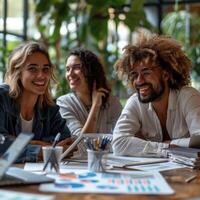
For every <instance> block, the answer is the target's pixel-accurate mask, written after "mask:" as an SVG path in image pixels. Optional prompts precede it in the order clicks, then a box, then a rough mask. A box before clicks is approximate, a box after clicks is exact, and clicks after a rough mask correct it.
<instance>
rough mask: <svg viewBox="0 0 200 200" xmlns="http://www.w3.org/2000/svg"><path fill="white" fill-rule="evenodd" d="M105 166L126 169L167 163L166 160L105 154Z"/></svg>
mask: <svg viewBox="0 0 200 200" xmlns="http://www.w3.org/2000/svg"><path fill="white" fill-rule="evenodd" d="M104 159H105V160H106V164H107V165H111V166H113V167H125V168H126V167H128V166H137V165H147V164H152V163H162V162H168V161H169V160H168V159H167V158H144V157H129V156H115V155H113V154H107V155H106V156H105V158H104Z"/></svg>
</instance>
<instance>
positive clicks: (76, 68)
mask: <svg viewBox="0 0 200 200" xmlns="http://www.w3.org/2000/svg"><path fill="white" fill-rule="evenodd" d="M81 69H82V64H74V65H71V66H66V72H69V71H70V70H73V71H80V70H81Z"/></svg>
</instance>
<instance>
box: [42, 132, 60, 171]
mask: <svg viewBox="0 0 200 200" xmlns="http://www.w3.org/2000/svg"><path fill="white" fill-rule="evenodd" d="M60 135H61V134H60V133H57V135H56V137H55V138H54V141H53V144H52V148H55V146H56V144H57V142H58V141H59V139H60ZM51 155H52V151H51V152H50V154H49V158H48V160H47V162H46V163H45V165H44V167H43V169H42V170H43V171H44V170H45V169H46V168H47V165H48V163H49V161H50V159H51Z"/></svg>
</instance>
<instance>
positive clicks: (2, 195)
mask: <svg viewBox="0 0 200 200" xmlns="http://www.w3.org/2000/svg"><path fill="white" fill-rule="evenodd" d="M0 199H2V200H3V199H6V200H54V196H52V195H38V194H30V193H23V192H13V191H10V190H0Z"/></svg>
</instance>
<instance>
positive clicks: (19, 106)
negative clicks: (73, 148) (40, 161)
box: [0, 42, 70, 161]
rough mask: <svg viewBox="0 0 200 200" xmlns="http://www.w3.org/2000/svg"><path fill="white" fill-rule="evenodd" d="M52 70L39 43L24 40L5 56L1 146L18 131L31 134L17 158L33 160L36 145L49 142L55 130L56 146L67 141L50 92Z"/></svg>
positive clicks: (0, 94) (37, 149)
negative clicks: (57, 138)
mask: <svg viewBox="0 0 200 200" xmlns="http://www.w3.org/2000/svg"><path fill="white" fill-rule="evenodd" d="M53 69H54V66H53V65H52V63H51V61H50V58H49V54H48V52H47V50H46V49H45V47H44V46H43V45H42V44H41V43H37V42H27V43H25V44H23V45H21V46H19V47H17V48H16V49H15V50H14V51H13V52H12V53H11V55H10V57H9V62H8V69H7V72H6V75H5V83H4V84H1V85H0V102H1V104H0V117H1V120H0V133H2V134H3V135H4V136H5V137H6V141H7V142H5V145H6V144H8V143H9V142H10V141H11V140H12V139H13V138H15V137H16V136H17V135H18V134H19V133H20V132H33V133H34V138H33V140H32V141H31V142H30V144H29V145H28V146H27V148H26V149H25V151H24V152H23V155H21V157H20V161H36V160H37V156H38V155H39V153H40V147H41V146H43V145H50V144H51V143H52V141H53V140H54V137H55V136H56V134H57V133H58V132H60V133H61V138H60V140H61V141H60V143H59V145H63V146H64V147H66V146H67V144H68V143H69V142H70V139H69V137H70V131H69V129H68V127H67V126H66V123H65V120H64V119H62V117H61V115H60V113H59V109H58V106H56V105H55V103H54V101H53V98H52V96H51V94H50V81H51V80H55V78H54V73H53ZM66 138H67V139H66ZM1 153H2V152H1Z"/></svg>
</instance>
